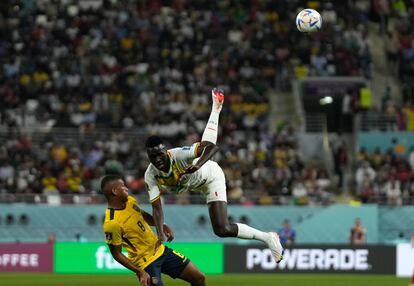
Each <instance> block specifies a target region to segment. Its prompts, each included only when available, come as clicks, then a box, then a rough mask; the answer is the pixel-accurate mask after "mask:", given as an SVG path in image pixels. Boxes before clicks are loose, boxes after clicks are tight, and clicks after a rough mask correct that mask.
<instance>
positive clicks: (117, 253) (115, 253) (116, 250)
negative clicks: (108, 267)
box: [108, 244, 150, 286]
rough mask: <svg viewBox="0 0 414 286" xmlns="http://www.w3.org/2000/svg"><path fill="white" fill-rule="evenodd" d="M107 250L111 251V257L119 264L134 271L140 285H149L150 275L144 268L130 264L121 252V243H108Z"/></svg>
mask: <svg viewBox="0 0 414 286" xmlns="http://www.w3.org/2000/svg"><path fill="white" fill-rule="evenodd" d="M108 247H109V250H110V251H111V255H112V257H113V258H114V259H115V260H116V261H118V262H119V263H120V264H121V265H123V266H124V267H126V268H128V269H129V270H131V271H133V272H135V274H136V275H137V277H138V279H139V283H140V284H141V286H149V285H150V276H149V274H148V273H147V272H145V270H143V269H141V268H139V267H137V266H136V265H134V264H132V263H131V261H129V259H128V258H127V257H126V256H125V255H123V254H122V246H121V245H112V244H108Z"/></svg>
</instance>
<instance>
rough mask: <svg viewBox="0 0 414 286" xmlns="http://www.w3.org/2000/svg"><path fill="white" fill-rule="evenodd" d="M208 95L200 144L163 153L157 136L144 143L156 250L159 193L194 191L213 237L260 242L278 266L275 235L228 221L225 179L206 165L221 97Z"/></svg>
mask: <svg viewBox="0 0 414 286" xmlns="http://www.w3.org/2000/svg"><path fill="white" fill-rule="evenodd" d="M211 94H212V98H213V106H212V110H211V113H210V117H209V120H208V123H207V126H206V128H205V130H204V133H203V136H202V139H201V142H198V143H194V144H193V145H191V146H185V147H179V148H173V149H169V150H167V149H166V148H165V145H164V144H163V141H162V140H161V138H160V137H158V136H150V137H149V138H148V139H147V141H146V148H147V155H148V158H149V160H150V162H151V164H150V165H149V166H148V168H147V170H146V172H145V183H146V185H147V188H148V192H149V198H150V201H151V204H152V211H153V217H154V222H155V225H156V228H157V233H158V242H157V246H156V248H157V247H158V246H159V245H161V244H162V243H163V242H164V241H165V236H164V233H163V231H162V230H163V227H162V226H163V223H164V213H163V210H162V204H161V200H160V195H161V191H163V192H164V191H166V192H172V193H181V192H184V191H195V192H202V193H204V194H205V196H206V198H207V204H208V210H209V214H210V220H211V224H212V226H213V230H214V233H215V234H216V235H217V236H219V237H238V238H242V239H255V240H259V241H262V242H264V243H265V244H267V246H268V247H269V249H270V250H271V252H272V254H273V257H274V259H275V261H276V262H278V263H279V262H280V261H281V260H282V259H283V247H282V245H281V244H280V240H279V236H278V235H277V233H275V232H263V231H260V230H257V229H255V228H252V227H250V226H248V225H246V224H242V223H230V222H229V221H228V217H227V193H226V179H225V177H224V173H223V170H222V169H221V168H220V166H219V165H218V164H217V163H216V162H214V161H210V159H211V157H213V155H214V154H215V153H217V151H218V150H219V148H218V147H217V145H216V142H217V133H218V121H219V114H220V111H221V109H222V106H223V102H224V93H223V91H222V90H220V89H217V88H215V89H213V90H212V92H211Z"/></svg>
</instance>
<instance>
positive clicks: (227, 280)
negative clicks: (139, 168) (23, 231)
mask: <svg viewBox="0 0 414 286" xmlns="http://www.w3.org/2000/svg"><path fill="white" fill-rule="evenodd" d="M206 282H207V285H209V286H233V285H235V286H245V285H246V286H247V285H248V286H250V285H252V286H279V285H280V286H296V285H297V286H370V285H373V286H394V285H395V286H407V285H408V284H409V279H407V278H406V279H401V278H395V277H394V276H385V275H319V274H318V275H316V274H306V275H305V274H226V275H209V276H207V280H206ZM0 285H4V286H63V285H64V286H66V285H76V286H109V285H114V286H118V285H122V286H129V285H131V286H132V285H135V286H137V285H139V283H138V281H137V280H136V278H135V277H134V276H133V275H125V274H124V275H122V274H119V275H105V274H104V275H75V274H73V275H61V274H27V273H24V274H23V273H14V274H12V273H0ZM164 285H165V286H178V285H187V284H186V283H185V282H184V281H181V280H173V279H170V278H169V277H164Z"/></svg>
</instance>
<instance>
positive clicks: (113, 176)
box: [101, 174, 123, 193]
mask: <svg viewBox="0 0 414 286" xmlns="http://www.w3.org/2000/svg"><path fill="white" fill-rule="evenodd" d="M116 180H123V178H122V176H121V175H118V174H111V175H106V176H104V177H103V178H102V180H101V192H102V193H105V187H106V185H108V184H109V183H110V182H113V181H116Z"/></svg>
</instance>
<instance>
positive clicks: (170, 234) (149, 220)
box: [142, 211, 174, 242]
mask: <svg viewBox="0 0 414 286" xmlns="http://www.w3.org/2000/svg"><path fill="white" fill-rule="evenodd" d="M142 216H143V217H144V219H145V221H146V222H147V223H148V224H149V225H150V226H155V221H154V218H153V216H152V215H150V214H149V213H147V212H145V211H142ZM162 230H163V231H164V234H165V236H166V237H167V241H168V242H171V241H173V240H174V232H173V230H172V229H171V227H169V226H168V225H167V224H166V223H164V224H163V225H162Z"/></svg>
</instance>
